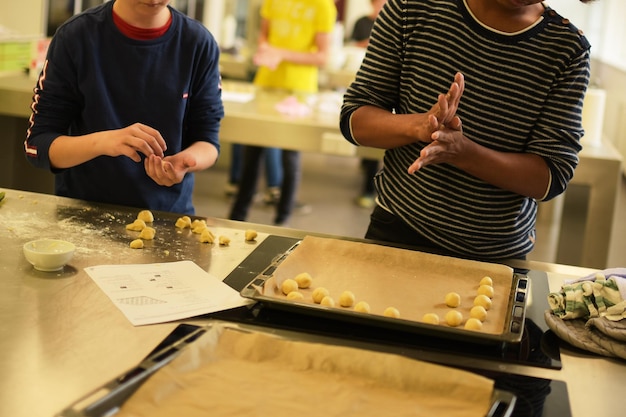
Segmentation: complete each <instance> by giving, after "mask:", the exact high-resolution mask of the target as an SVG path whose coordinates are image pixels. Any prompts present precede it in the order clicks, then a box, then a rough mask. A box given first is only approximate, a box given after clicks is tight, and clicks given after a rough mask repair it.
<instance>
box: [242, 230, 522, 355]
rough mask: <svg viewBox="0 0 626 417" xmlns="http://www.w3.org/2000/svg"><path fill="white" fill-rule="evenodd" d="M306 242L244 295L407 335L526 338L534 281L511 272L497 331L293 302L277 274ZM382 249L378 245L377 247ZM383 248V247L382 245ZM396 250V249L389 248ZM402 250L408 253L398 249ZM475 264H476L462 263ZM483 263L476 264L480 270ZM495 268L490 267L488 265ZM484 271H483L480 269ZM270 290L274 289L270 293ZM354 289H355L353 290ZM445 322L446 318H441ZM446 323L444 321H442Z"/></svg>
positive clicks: (275, 263) (270, 304)
mask: <svg viewBox="0 0 626 417" xmlns="http://www.w3.org/2000/svg"><path fill="white" fill-rule="evenodd" d="M301 243H302V241H301V240H299V241H297V242H295V244H293V245H292V246H291V247H290V248H289V249H288V250H286V251H285V252H283V253H281V254H279V255H278V256H276V257H274V259H272V260H271V261H270V262H269V264H268V265H267V266H266V267H265V268H264V269H262V272H260V273H258V274H257V275H256V276H255V277H254V278H253V279H252V280H251V281H250V282H249V283H248V284H247V285H246V286H245V287H243V289H242V290H241V291H240V294H241V295H242V296H243V297H245V298H249V299H252V300H254V301H256V302H258V303H259V305H261V307H263V308H271V309H278V310H282V311H285V312H287V313H288V312H297V313H300V314H306V315H310V316H317V317H324V318H330V319H334V320H341V321H343V322H347V323H350V322H352V323H359V324H365V325H370V326H371V325H374V326H380V327H385V328H389V329H394V330H400V331H404V332H410V333H417V334H423V335H431V336H434V337H439V338H442V337H443V338H449V339H453V340H461V341H467V342H471V343H483V344H484V343H492V344H493V343H513V344H515V343H519V342H520V341H521V339H522V333H523V329H524V320H525V315H526V306H527V302H528V299H529V296H530V280H529V279H528V276H527V275H525V274H522V273H519V272H516V271H513V270H511V275H512V276H511V286H510V289H508V290H509V293H508V297H507V301H506V307H505V308H504V309H503V316H504V317H503V318H502V327H501V328H500V327H499V326H498V330H497V331H495V332H493V331H492V332H484V331H472V330H466V329H464V328H463V327H462V326H459V327H450V326H447V325H445V324H439V325H432V324H428V323H424V322H421V321H420V320H417V319H415V318H411V319H406V318H391V317H387V316H383V315H381V314H364V313H359V312H355V311H354V310H353V309H350V308H343V307H338V306H337V307H327V306H322V305H320V304H316V303H313V302H312V301H311V300H310V299H309V298H308V297H307V298H305V300H290V299H287V298H286V297H285V296H283V295H282V294H277V293H279V291H278V289H277V288H275V287H276V286H275V284H274V275H275V272H276V270H277V269H278V268H279V267H280V266H281V264H282V263H283V262H284V261H285V259H287V258H288V257H289V256H290V255H291V254H293V253H294V251H295V250H296V249H297V248H298V247H299V246H300V245H301ZM377 246H378V245H377ZM380 248H383V247H382V246H381V247H380ZM387 249H392V250H393V249H395V248H387ZM398 250H404V249H400V248H398ZM421 256H428V257H435V258H437V259H436V261H437V262H448V261H449V260H456V259H453V258H448V257H444V256H441V255H433V254H422V255H421ZM460 262H474V261H462V260H461V261H460ZM481 264H484V263H481V262H475V265H477V266H478V268H480V267H481ZM484 265H485V266H486V267H491V265H490V264H484ZM479 270H480V269H479ZM268 288H274V289H273V290H272V291H268ZM351 289H355V288H354V287H352V288H351ZM401 291H402V292H404V293H406V292H410V291H422V289H421V288H419V286H418V285H415V286H414V288H402V289H401ZM441 319H443V318H442V317H441ZM442 321H443V320H442Z"/></svg>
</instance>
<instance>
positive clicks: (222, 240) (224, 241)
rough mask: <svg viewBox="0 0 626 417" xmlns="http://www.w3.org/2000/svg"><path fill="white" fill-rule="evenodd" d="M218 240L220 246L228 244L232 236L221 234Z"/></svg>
mask: <svg viewBox="0 0 626 417" xmlns="http://www.w3.org/2000/svg"><path fill="white" fill-rule="evenodd" d="M218 241H219V242H220V246H228V245H230V238H229V237H228V236H224V235H222V236H220V237H219V239H218Z"/></svg>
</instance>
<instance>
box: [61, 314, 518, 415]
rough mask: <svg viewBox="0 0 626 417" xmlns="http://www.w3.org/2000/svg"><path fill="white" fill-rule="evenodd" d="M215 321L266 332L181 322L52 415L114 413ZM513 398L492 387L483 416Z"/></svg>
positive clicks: (508, 409)
mask: <svg viewBox="0 0 626 417" xmlns="http://www.w3.org/2000/svg"><path fill="white" fill-rule="evenodd" d="M214 325H220V326H226V327H229V328H232V329H236V330H240V331H244V332H259V331H262V332H267V330H261V329H258V328H256V327H254V326H246V325H241V324H235V323H229V322H224V321H219V320H214V321H212V322H211V323H210V324H207V325H203V326H196V325H191V324H181V325H179V326H178V327H177V328H176V329H175V330H174V331H173V332H172V333H171V334H170V335H169V336H168V337H167V338H166V339H165V340H164V341H163V342H162V343H161V344H159V346H157V348H155V350H153V352H151V354H150V355H149V356H148V357H146V359H144V360H143V361H142V362H141V363H140V364H139V365H138V366H137V367H135V368H133V369H131V370H129V371H127V372H125V373H123V374H121V375H119V376H118V377H116V378H115V379H113V380H111V381H109V382H108V383H106V384H104V385H103V386H102V387H100V388H97V389H95V390H94V391H92V392H90V393H88V394H86V395H85V396H84V397H82V398H80V399H78V400H77V401H75V402H74V403H72V404H71V405H69V406H68V407H67V408H65V409H64V410H62V411H61V412H60V413H58V414H56V416H55V417H109V416H113V415H115V414H116V413H117V412H118V411H119V410H120V408H121V407H122V406H123V405H124V403H125V402H126V401H127V400H128V399H129V398H130V397H131V396H132V395H133V394H134V393H135V392H136V391H137V389H138V388H139V387H140V386H141V385H142V384H143V383H144V382H145V381H146V380H147V379H148V378H150V376H152V375H153V374H154V373H155V372H157V371H158V370H159V369H161V368H162V367H164V366H165V365H167V364H168V363H169V362H171V361H172V360H173V359H174V358H175V357H176V356H178V355H179V354H180V353H181V351H182V350H183V349H185V348H186V347H187V346H189V345H190V344H191V343H193V342H194V341H195V340H196V339H198V337H200V336H201V335H203V334H204V333H206V332H207V331H208V330H210V328H211V327H212V326H214ZM271 334H273V335H275V336H277V337H284V338H288V339H294V340H297V337H294V336H293V335H292V334H290V333H288V332H287V333H283V332H280V331H272V332H271ZM516 401H517V397H516V396H515V395H514V394H513V393H511V392H509V391H506V390H501V389H497V388H496V389H494V391H493V395H492V403H491V407H490V409H489V412H488V413H487V415H486V417H510V416H511V415H512V413H513V410H514V407H515V404H516ZM214 411H215V410H214Z"/></svg>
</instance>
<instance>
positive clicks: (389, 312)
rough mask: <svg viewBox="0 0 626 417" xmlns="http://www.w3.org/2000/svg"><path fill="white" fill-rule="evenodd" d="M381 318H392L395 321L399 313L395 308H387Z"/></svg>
mask: <svg viewBox="0 0 626 417" xmlns="http://www.w3.org/2000/svg"><path fill="white" fill-rule="evenodd" d="M383 316H385V317H393V318H396V319H397V318H398V317H400V312H399V311H398V309H397V308H395V307H387V308H386V309H385V311H383Z"/></svg>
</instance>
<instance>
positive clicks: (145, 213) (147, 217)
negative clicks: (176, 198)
mask: <svg viewBox="0 0 626 417" xmlns="http://www.w3.org/2000/svg"><path fill="white" fill-rule="evenodd" d="M137 219H139V220H143V221H144V222H146V223H152V222H153V221H154V215H153V214H152V212H151V211H150V210H141V211H140V212H139V214H137Z"/></svg>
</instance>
